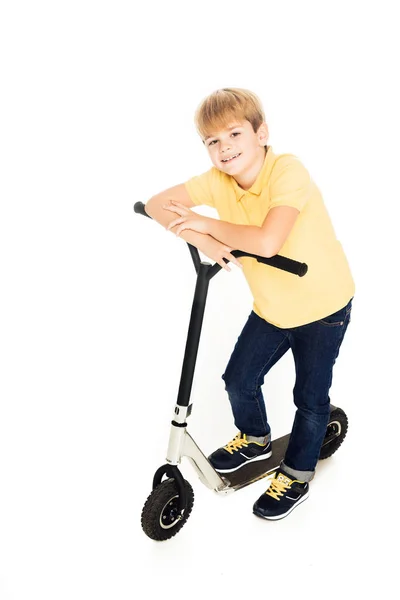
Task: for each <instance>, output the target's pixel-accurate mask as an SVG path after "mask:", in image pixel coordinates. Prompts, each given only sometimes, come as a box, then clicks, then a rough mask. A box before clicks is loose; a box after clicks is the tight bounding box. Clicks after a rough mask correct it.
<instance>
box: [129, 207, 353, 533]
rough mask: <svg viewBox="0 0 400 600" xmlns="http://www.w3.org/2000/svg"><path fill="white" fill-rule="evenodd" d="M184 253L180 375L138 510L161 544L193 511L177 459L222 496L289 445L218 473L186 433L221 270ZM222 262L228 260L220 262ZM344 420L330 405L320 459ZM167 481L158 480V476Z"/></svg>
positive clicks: (335, 444)
mask: <svg viewBox="0 0 400 600" xmlns="http://www.w3.org/2000/svg"><path fill="white" fill-rule="evenodd" d="M134 211H135V212H136V213H139V214H142V215H144V216H146V217H149V218H151V217H150V216H149V215H148V214H147V213H146V211H145V205H144V204H143V203H142V202H137V203H136V204H135V205H134ZM188 247H189V251H190V254H191V256H192V259H193V263H194V266H195V269H196V273H197V281H196V288H195V292H194V299H193V305H192V312H191V316H190V322H189V329H188V334H187V341H186V348H185V354H184V359H183V366H182V374H181V380H180V384H179V391H178V398H177V402H176V405H175V408H174V413H173V419H172V422H171V431H170V437H169V444H168V450H167V457H166V461H167V462H166V464H165V465H162V466H161V467H160V468H159V469H158V470H157V471H156V473H155V475H154V478H153V491H152V492H151V494H150V496H149V497H148V499H147V501H146V503H145V505H144V507H143V511H142V528H143V531H144V532H145V534H146V535H148V536H149V537H150V538H152V539H153V540H157V541H164V540H168V539H170V538H171V537H172V536H174V535H175V534H176V533H178V531H179V530H180V529H182V527H183V525H184V524H185V523H186V521H187V519H188V518H189V515H190V513H191V511H192V508H193V502H194V494H193V489H192V486H191V485H190V483H189V482H188V481H186V480H185V479H184V478H183V476H182V474H181V472H180V471H179V469H178V464H180V462H181V458H182V457H183V456H186V457H187V458H188V459H189V461H190V463H191V464H192V466H193V467H194V469H195V471H196V472H197V475H198V476H199V478H200V480H201V481H202V483H204V484H205V485H206V486H207V487H208V488H210V489H211V490H214V491H215V492H217V493H218V494H228V493H230V492H233V491H236V490H239V489H241V488H243V487H245V486H247V485H249V484H250V483H254V482H255V481H259V480H260V479H263V478H264V477H268V476H271V475H272V474H273V473H274V472H275V471H276V469H277V468H278V467H279V465H280V463H281V461H282V460H283V458H284V456H285V452H286V448H287V446H288V443H289V437H290V434H287V435H284V436H282V437H280V438H278V439H276V440H273V441H272V456H271V457H270V458H267V459H265V460H261V461H255V462H253V463H249V464H248V465H245V466H243V467H242V468H240V469H238V470H237V471H235V472H233V473H225V474H223V475H221V474H219V473H218V472H217V471H215V469H214V468H213V466H212V465H211V463H210V462H209V461H208V459H207V458H206V456H205V455H204V454H203V452H202V451H201V450H200V448H199V447H198V446H197V444H196V442H195V441H194V440H193V438H192V437H191V436H190V434H189V433H188V430H187V422H186V421H187V419H188V417H189V416H190V414H191V412H192V406H193V404H190V393H191V389H192V383H193V376H194V369H195V365H196V358H197V351H198V347H199V341H200V333H201V328H202V323H203V316H204V310H205V305H206V299H207V292H208V285H209V281H210V279H211V278H212V277H214V275H216V274H217V273H218V272H219V271H220V270H221V269H222V267H221V266H220V265H219V264H218V263H215V264H213V265H211V264H210V263H208V262H202V261H201V260H200V255H199V252H198V250H197V248H196V247H194V246H192V245H191V244H188ZM231 254H232V255H233V256H235V257H236V258H238V257H240V256H248V257H251V258H254V259H255V260H257V261H258V262H261V263H263V264H265V265H268V266H269V267H274V268H277V269H282V270H284V271H288V272H289V273H293V275H298V276H299V277H303V276H304V275H305V274H306V273H307V269H308V267H307V265H306V264H305V263H300V262H298V261H295V260H292V259H290V258H286V257H284V256H280V255H276V256H273V257H272V258H265V257H263V256H258V255H256V254H250V253H248V252H242V251H241V250H234V251H233V252H231ZM224 261H225V262H226V263H228V262H229V261H228V260H226V259H224ZM347 427H348V421H347V416H346V414H345V412H344V411H343V410H342V409H341V408H338V407H336V406H333V405H332V404H331V406H330V419H329V423H328V426H327V431H326V435H325V438H324V442H323V445H322V448H321V452H320V456H319V458H320V460H321V459H324V458H328V457H329V456H332V454H333V453H334V452H336V450H337V449H338V448H339V446H340V445H341V443H342V442H343V440H344V438H345V435H346V433H347ZM164 476H165V477H167V479H164V480H163V477H164Z"/></svg>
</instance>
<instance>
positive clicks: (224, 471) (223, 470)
mask: <svg viewBox="0 0 400 600" xmlns="http://www.w3.org/2000/svg"><path fill="white" fill-rule="evenodd" d="M271 456H272V450H271V451H270V452H268V453H267V454H262V455H261V456H255V457H254V458H250V459H249V460H248V461H247V462H245V463H243V464H241V465H239V466H238V467H235V468H234V469H217V468H216V467H214V469H215V471H217V473H233V472H234V471H237V470H238V469H241V468H242V467H245V466H246V465H249V464H250V463H252V462H256V461H257V460H265V459H267V458H271ZM211 464H212V463H211Z"/></svg>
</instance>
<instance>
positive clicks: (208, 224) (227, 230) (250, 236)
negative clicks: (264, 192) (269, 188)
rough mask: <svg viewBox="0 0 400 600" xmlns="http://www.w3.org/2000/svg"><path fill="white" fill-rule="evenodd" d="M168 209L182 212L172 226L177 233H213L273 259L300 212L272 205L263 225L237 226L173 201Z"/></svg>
mask: <svg viewBox="0 0 400 600" xmlns="http://www.w3.org/2000/svg"><path fill="white" fill-rule="evenodd" d="M164 208H165V209H167V210H170V211H172V212H175V213H176V214H178V215H180V217H179V218H177V219H174V220H173V221H171V223H170V224H169V226H168V229H169V228H172V227H176V230H175V233H176V235H178V236H179V235H180V234H181V233H182V232H183V231H185V230H187V229H191V230H193V231H198V232H201V233H203V234H209V235H211V236H212V237H213V238H215V239H216V240H218V241H220V242H222V243H223V244H226V245H227V246H230V247H231V248H235V249H236V250H242V251H244V252H249V253H251V254H259V255H260V256H265V257H266V258H270V257H271V256H275V255H276V254H278V253H279V251H280V249H281V248H282V246H283V244H284V243H285V241H286V239H287V237H288V235H289V233H290V232H291V230H292V228H293V225H294V224H295V221H296V219H297V215H298V214H299V210H297V208H294V207H292V206H277V207H274V208H271V209H270V211H269V212H268V214H267V216H266V218H265V220H264V222H263V224H262V226H261V227H258V226H257V225H235V224H233V223H228V222H227V221H220V220H219V219H211V218H209V217H203V216H201V215H198V214H197V213H195V212H193V211H191V210H190V209H189V208H188V207H186V206H183V205H182V204H180V203H178V202H174V201H171V202H170V204H167V205H165V206H164Z"/></svg>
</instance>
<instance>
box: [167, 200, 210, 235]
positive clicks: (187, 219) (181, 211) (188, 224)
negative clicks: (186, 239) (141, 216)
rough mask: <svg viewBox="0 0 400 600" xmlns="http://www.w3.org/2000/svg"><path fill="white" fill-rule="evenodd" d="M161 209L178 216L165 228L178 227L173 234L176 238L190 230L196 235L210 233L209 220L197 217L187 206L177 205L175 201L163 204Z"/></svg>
mask: <svg viewBox="0 0 400 600" xmlns="http://www.w3.org/2000/svg"><path fill="white" fill-rule="evenodd" d="M163 208H164V209H165V210H169V211H171V212H174V213H176V214H178V215H179V218H178V219H174V220H173V221H171V223H170V224H169V225H168V227H167V230H170V229H172V228H173V227H176V226H177V225H179V227H178V228H177V230H176V232H175V233H176V235H177V236H178V237H179V236H180V234H181V233H182V231H184V230H185V229H192V230H193V231H197V232H198V233H205V234H209V233H210V221H211V219H209V218H208V217H202V216H201V215H198V214H197V213H195V212H193V211H192V210H190V208H188V207H187V206H184V205H183V204H179V202H176V201H175V200H170V204H164V206H163Z"/></svg>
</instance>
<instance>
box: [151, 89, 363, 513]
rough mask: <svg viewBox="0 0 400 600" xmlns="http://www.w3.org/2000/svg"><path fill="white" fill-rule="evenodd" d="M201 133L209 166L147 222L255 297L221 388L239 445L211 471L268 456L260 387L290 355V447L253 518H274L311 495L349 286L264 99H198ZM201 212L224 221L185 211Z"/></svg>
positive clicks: (220, 453) (305, 177) (243, 95)
mask: <svg viewBox="0 0 400 600" xmlns="http://www.w3.org/2000/svg"><path fill="white" fill-rule="evenodd" d="M196 125H197V129H198V132H199V134H200V136H201V138H202V140H203V143H204V144H205V146H206V148H207V150H208V153H209V155H210V158H211V161H212V163H213V165H214V166H213V168H211V169H210V170H209V171H207V172H206V173H204V174H203V175H200V176H198V177H193V178H192V179H190V180H189V181H187V182H186V183H185V184H181V185H178V186H175V187H173V188H170V189H169V190H166V191H165V192H162V193H161V194H158V195H157V196H154V197H153V198H151V200H150V201H149V202H148V203H147V205H146V211H147V212H148V214H149V215H150V216H151V217H153V218H155V219H156V220H157V221H159V222H160V223H161V224H162V225H164V226H165V227H166V228H167V229H169V230H171V231H173V232H174V233H175V234H176V235H178V236H180V237H182V238H183V239H184V240H185V241H187V242H189V243H190V244H193V245H194V246H196V247H197V248H199V250H200V251H202V252H203V253H204V254H205V255H206V256H208V257H209V258H211V259H213V260H215V261H216V262H218V263H219V264H220V265H221V266H222V267H223V268H226V269H227V270H228V271H229V270H230V268H229V267H228V265H227V264H226V263H225V262H224V260H223V258H224V257H225V258H227V259H229V261H231V262H233V263H234V264H236V265H238V266H240V267H242V268H243V272H244V275H245V277H246V279H247V282H248V284H249V286H250V290H251V292H252V295H253V298H254V304H253V310H252V311H251V313H250V315H249V317H248V320H247V322H246V324H245V326H244V328H243V331H242V332H241V334H240V336H239V338H238V340H237V343H236V345H235V348H234V350H233V353H232V356H231V357H230V360H229V362H228V365H227V367H226V370H225V373H224V374H223V375H222V378H223V380H224V382H225V389H226V391H227V393H228V397H229V400H230V403H231V406H232V412H233V416H234V421H235V425H236V427H237V428H238V430H239V433H238V434H237V435H236V437H235V438H234V439H233V440H232V441H231V442H229V443H228V444H227V445H226V446H223V447H222V448H219V449H218V450H216V451H215V452H213V453H212V454H211V456H210V457H209V460H210V462H211V463H212V465H213V466H214V468H215V469H216V470H217V471H218V472H219V473H231V472H232V471H235V470H237V469H240V468H241V467H242V466H243V465H245V464H247V463H248V462H250V461H258V460H265V459H266V458H268V457H270V456H271V430H270V426H269V424H268V421H267V415H266V410H265V404H264V398H263V394H262V391H261V386H262V384H263V383H264V376H265V375H266V374H267V373H268V371H269V370H270V369H271V367H272V366H273V365H274V364H275V363H276V362H277V361H278V360H279V359H280V358H281V357H282V356H283V355H284V354H285V353H286V352H287V350H288V349H289V348H290V349H291V351H292V353H293V357H294V362H295V369H296V382H295V386H294V389H293V395H294V402H295V405H296V407H297V410H296V415H295V419H294V424H293V428H292V432H291V436H290V441H289V446H288V449H287V452H286V455H285V458H284V460H283V462H282V463H281V465H280V467H279V468H278V469H277V471H276V473H275V478H274V479H273V480H272V482H271V484H270V486H269V488H268V489H267V491H266V492H265V493H264V494H262V496H261V497H260V498H259V499H258V500H257V501H256V503H255V504H254V506H253V512H254V513H255V514H256V515H258V516H260V517H263V518H265V519H281V518H283V517H285V516H286V515H288V514H289V513H290V512H291V511H292V510H293V509H294V508H295V507H296V506H298V505H299V504H300V503H301V502H303V501H304V500H305V499H306V498H307V497H308V490H309V482H310V481H311V480H312V478H313V476H314V472H315V468H316V464H317V461H318V457H319V453H320V449H321V446H322V442H323V439H324V436H325V432H326V427H327V424H328V420H329V407H330V399H329V395H328V392H329V389H330V387H331V383H332V369H333V365H334V363H335V360H336V358H337V356H338V354H339V348H340V345H341V343H342V341H343V338H344V335H345V332H346V329H347V326H348V324H349V321H350V312H351V304H352V298H353V296H354V282H353V278H352V275H351V272H350V269H349V266H348V263H347V260H346V257H345V254H344V252H343V250H342V247H341V245H340V243H339V242H338V240H337V239H336V236H335V232H334V230H333V227H332V224H331V221H330V218H329V216H328V213H327V211H326V208H325V206H324V203H323V199H322V197H321V194H320V191H319V189H318V188H317V186H316V185H315V183H314V182H313V180H312V179H311V178H310V175H309V174H308V172H307V170H306V169H305V168H304V166H303V165H302V164H301V162H300V161H299V160H298V159H297V158H296V157H295V156H293V155H290V154H281V155H276V154H274V152H273V150H272V148H271V146H268V145H267V140H268V127H267V125H266V123H265V118H264V113H263V109H262V107H261V104H260V101H259V99H258V98H257V96H255V94H253V93H252V92H249V91H248V90H243V89H237V88H226V89H222V90H217V91H216V92H214V93H212V94H211V95H210V96H208V97H207V98H205V99H204V100H203V102H202V103H201V105H200V106H199V108H198V110H197V113H196ZM200 204H207V205H209V206H212V207H214V208H216V209H217V211H218V214H219V216H220V219H211V218H209V217H203V216H201V215H198V214H197V213H195V212H193V211H191V210H190V209H191V208H192V207H194V206H197V205H200ZM234 249H238V250H243V251H246V252H249V253H252V254H259V255H262V256H265V257H271V256H274V255H276V254H282V255H283V256H287V257H289V258H292V259H295V260H298V261H300V262H305V263H307V265H308V272H307V274H306V276H305V277H302V278H299V277H296V276H294V275H292V274H289V273H286V272H284V271H281V270H279V269H274V268H272V267H271V268H270V267H267V266H265V265H264V264H262V263H258V262H257V261H255V260H254V259H252V258H250V257H243V258H241V259H240V261H239V260H237V259H236V258H234V257H233V256H232V254H231V252H232V250H234Z"/></svg>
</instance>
